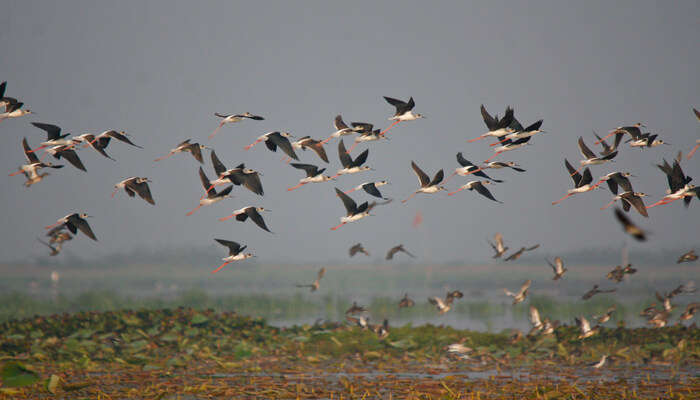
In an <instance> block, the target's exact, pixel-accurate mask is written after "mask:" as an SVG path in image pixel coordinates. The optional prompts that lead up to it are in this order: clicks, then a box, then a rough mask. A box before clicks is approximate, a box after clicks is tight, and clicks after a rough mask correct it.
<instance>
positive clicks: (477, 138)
mask: <svg viewBox="0 0 700 400" xmlns="http://www.w3.org/2000/svg"><path fill="white" fill-rule="evenodd" d="M485 137H486V134H483V135H481V136H477V137H475V138H474V139H469V140H467V143H472V142H476V141H477V140H481V139H483V138H485Z"/></svg>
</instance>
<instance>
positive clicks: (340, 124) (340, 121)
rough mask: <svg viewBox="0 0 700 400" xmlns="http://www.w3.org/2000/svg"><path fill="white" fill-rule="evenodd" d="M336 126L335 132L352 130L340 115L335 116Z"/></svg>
mask: <svg viewBox="0 0 700 400" xmlns="http://www.w3.org/2000/svg"><path fill="white" fill-rule="evenodd" d="M334 125H335V130H337V131H342V130H345V129H350V127H349V126H347V125H346V124H345V121H343V117H342V116H341V115H340V114H338V115H336V116H335V121H334Z"/></svg>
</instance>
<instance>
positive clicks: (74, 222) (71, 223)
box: [45, 213, 97, 241]
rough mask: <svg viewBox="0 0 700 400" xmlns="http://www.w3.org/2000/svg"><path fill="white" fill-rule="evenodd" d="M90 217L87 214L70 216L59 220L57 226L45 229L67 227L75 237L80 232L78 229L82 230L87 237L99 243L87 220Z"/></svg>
mask: <svg viewBox="0 0 700 400" xmlns="http://www.w3.org/2000/svg"><path fill="white" fill-rule="evenodd" d="M89 217H90V215H87V214H85V213H81V214H78V213H73V214H69V215H66V216H65V217H63V218H61V219H59V220H58V221H57V222H56V223H55V224H53V225H49V226H47V227H45V229H52V228H55V227H57V226H65V227H66V228H67V229H68V230H69V231H70V232H71V233H72V234H74V235H75V234H76V233H77V232H78V229H80V232H82V233H83V234H84V235H85V236H87V237H89V238H90V239H92V240H94V241H97V237H95V234H94V233H93V232H92V229H90V225H89V224H88V222H87V221H86V220H85V219H86V218H89Z"/></svg>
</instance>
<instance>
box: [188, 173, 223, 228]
mask: <svg viewBox="0 0 700 400" xmlns="http://www.w3.org/2000/svg"><path fill="white" fill-rule="evenodd" d="M199 179H200V180H201V181H202V186H203V187H204V192H205V195H204V196H202V197H201V198H200V199H199V205H198V206H197V207H195V208H194V209H193V210H192V211H190V212H188V213H187V216H190V215H192V214H194V213H195V211H197V210H199V209H200V208H202V207H203V206H208V205H210V204H214V203H217V202H219V201H221V200H223V199H225V198H227V197H231V190H233V186H228V187H226V188H225V189H224V190H222V191H220V192H218V193H217V192H216V189H214V188H211V182H209V178H207V175H206V174H205V173H204V170H203V169H202V167H199ZM209 188H211V189H209Z"/></svg>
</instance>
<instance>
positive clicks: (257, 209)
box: [255, 207, 270, 212]
mask: <svg viewBox="0 0 700 400" xmlns="http://www.w3.org/2000/svg"><path fill="white" fill-rule="evenodd" d="M255 210H256V211H257V212H263V211H270V210H269V209H267V208H264V207H255Z"/></svg>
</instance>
